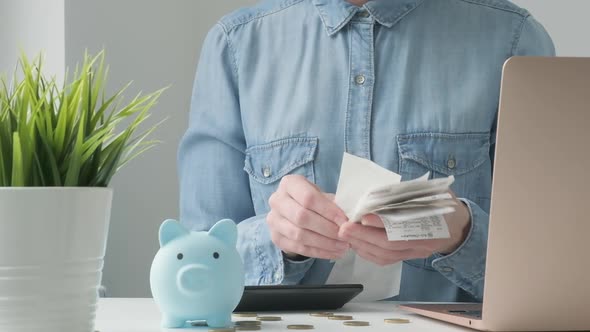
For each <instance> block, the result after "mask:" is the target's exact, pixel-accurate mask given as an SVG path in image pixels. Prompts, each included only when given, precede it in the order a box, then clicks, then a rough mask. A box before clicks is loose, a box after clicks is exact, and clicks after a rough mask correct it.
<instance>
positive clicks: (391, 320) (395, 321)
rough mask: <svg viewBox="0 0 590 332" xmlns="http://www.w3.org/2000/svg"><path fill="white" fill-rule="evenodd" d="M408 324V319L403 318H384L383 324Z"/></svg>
mask: <svg viewBox="0 0 590 332" xmlns="http://www.w3.org/2000/svg"><path fill="white" fill-rule="evenodd" d="M409 322H410V320H409V319H404V318H386V319H385V323H389V324H408V323H409Z"/></svg>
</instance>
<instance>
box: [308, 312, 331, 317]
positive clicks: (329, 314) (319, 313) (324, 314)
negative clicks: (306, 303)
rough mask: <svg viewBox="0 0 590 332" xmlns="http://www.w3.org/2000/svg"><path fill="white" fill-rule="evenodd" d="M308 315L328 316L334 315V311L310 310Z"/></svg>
mask: <svg viewBox="0 0 590 332" xmlns="http://www.w3.org/2000/svg"><path fill="white" fill-rule="evenodd" d="M309 315H310V316H314V317H330V316H334V313H333V312H312V313H310V314H309Z"/></svg>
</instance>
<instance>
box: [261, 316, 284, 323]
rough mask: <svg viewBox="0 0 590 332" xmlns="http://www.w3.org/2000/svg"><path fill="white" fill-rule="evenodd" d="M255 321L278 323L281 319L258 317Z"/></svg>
mask: <svg viewBox="0 0 590 332" xmlns="http://www.w3.org/2000/svg"><path fill="white" fill-rule="evenodd" d="M256 320H259V321H261V322H278V321H280V320H283V318H282V317H279V316H258V317H256Z"/></svg>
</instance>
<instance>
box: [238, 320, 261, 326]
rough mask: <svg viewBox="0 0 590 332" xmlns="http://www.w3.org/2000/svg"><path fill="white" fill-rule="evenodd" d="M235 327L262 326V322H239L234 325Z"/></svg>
mask: <svg viewBox="0 0 590 332" xmlns="http://www.w3.org/2000/svg"><path fill="white" fill-rule="evenodd" d="M234 325H235V326H260V325H262V322H259V321H257V320H239V321H237V322H235V323H234Z"/></svg>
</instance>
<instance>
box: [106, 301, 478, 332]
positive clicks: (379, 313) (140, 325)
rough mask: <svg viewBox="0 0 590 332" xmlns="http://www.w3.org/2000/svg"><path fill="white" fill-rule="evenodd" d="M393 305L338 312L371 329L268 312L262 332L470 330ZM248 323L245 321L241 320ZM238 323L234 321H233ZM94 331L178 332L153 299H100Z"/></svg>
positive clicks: (360, 306) (368, 305)
mask: <svg viewBox="0 0 590 332" xmlns="http://www.w3.org/2000/svg"><path fill="white" fill-rule="evenodd" d="M396 307H397V305H396V304H395V303H391V302H389V303H387V302H380V303H350V304H347V305H346V306H345V307H344V308H342V309H340V310H338V311H337V313H338V314H344V313H346V314H349V315H352V316H354V319H355V320H362V321H368V322H370V323H371V326H368V327H352V326H344V325H343V324H342V322H341V321H333V320H328V319H326V318H321V317H312V316H310V315H309V314H308V313H271V314H269V315H278V316H281V317H283V320H282V321H280V322H262V330H261V331H262V332H276V331H290V332H296V330H287V325H288V324H312V325H314V326H315V329H314V330H311V331H312V332H313V331H354V332H369V331H370V332H375V331H383V332H385V331H388V332H391V331H394V332H414V331H415V332H430V331H432V332H434V331H436V332H446V331H452V332H467V331H472V330H469V329H465V328H461V327H457V326H454V325H450V324H446V323H442V322H438V321H435V320H431V319H427V318H422V317H419V316H416V315H413V314H408V313H405V312H402V311H399V310H398V309H397V308H396ZM385 318H408V319H410V321H411V323H410V324H401V325H397V324H388V323H385V322H384V321H383V320H384V319H385ZM242 319H243V320H247V319H248V318H242ZM234 320H237V318H234ZM96 330H99V331H100V332H156V331H158V332H160V331H179V330H178V329H171V330H166V329H161V328H160V312H159V311H158V308H157V307H156V305H155V303H154V301H153V300H152V299H123V298H121V299H115V298H106V299H100V302H99V307H98V313H97V318H96ZM190 330H191V331H208V328H206V327H195V328H192V329H190Z"/></svg>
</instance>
